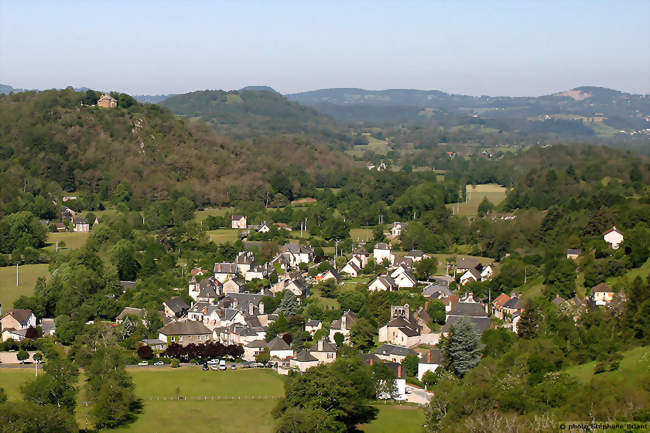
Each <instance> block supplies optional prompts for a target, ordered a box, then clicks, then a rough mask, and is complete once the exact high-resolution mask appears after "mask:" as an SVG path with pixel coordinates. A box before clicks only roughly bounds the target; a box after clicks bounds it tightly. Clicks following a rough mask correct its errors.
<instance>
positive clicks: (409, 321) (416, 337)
mask: <svg viewBox="0 0 650 433" xmlns="http://www.w3.org/2000/svg"><path fill="white" fill-rule="evenodd" d="M390 317H391V318H390V320H389V321H388V323H386V324H385V325H384V326H382V327H381V328H379V342H380V343H382V342H387V343H390V344H394V345H397V346H406V347H412V346H416V345H418V344H419V343H420V335H421V333H422V329H421V328H420V325H418V323H417V321H416V320H415V318H413V317H411V314H410V307H409V305H408V304H405V305H403V306H402V305H397V306H394V305H391V307H390Z"/></svg>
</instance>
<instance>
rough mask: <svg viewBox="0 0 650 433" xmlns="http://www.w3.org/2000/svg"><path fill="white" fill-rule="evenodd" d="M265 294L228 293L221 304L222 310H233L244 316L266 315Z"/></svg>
mask: <svg viewBox="0 0 650 433" xmlns="http://www.w3.org/2000/svg"><path fill="white" fill-rule="evenodd" d="M264 296H265V295H264V294H263V293H228V294H226V296H224V298H223V299H222V300H221V301H220V302H219V306H220V307H221V308H233V309H235V310H237V311H240V312H241V313H242V314H243V315H244V316H258V315H261V314H265V312H264V302H262V299H263V298H264Z"/></svg>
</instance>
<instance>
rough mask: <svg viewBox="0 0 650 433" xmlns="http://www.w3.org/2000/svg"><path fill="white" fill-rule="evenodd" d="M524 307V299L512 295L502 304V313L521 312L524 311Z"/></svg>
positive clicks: (511, 314) (512, 314)
mask: <svg viewBox="0 0 650 433" xmlns="http://www.w3.org/2000/svg"><path fill="white" fill-rule="evenodd" d="M524 307H525V305H524V301H523V300H522V299H521V298H519V297H518V296H512V297H511V298H510V299H509V300H508V302H506V303H505V304H504V305H503V308H502V310H503V315H504V316H506V315H510V316H514V315H515V314H521V313H523V312H524ZM504 318H505V317H504Z"/></svg>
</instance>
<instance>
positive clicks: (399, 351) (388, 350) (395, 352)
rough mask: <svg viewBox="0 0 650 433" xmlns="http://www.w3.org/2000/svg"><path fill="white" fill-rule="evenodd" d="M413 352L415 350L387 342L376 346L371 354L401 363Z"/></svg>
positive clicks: (384, 359)
mask: <svg viewBox="0 0 650 433" xmlns="http://www.w3.org/2000/svg"><path fill="white" fill-rule="evenodd" d="M413 353H415V351H413V350H411V349H409V348H407V347H404V346H397V345H395V344H389V343H386V344H384V345H382V346H381V347H379V348H377V349H376V350H375V351H374V352H372V354H373V355H375V356H376V357H377V358H379V359H381V360H383V361H390V362H397V363H401V362H402V361H404V358H406V357H407V356H408V355H410V354H413Z"/></svg>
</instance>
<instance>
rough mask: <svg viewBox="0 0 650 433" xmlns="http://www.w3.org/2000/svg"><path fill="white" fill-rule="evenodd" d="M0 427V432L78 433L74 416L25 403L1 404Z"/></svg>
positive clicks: (48, 406) (62, 411) (51, 408)
mask: <svg viewBox="0 0 650 433" xmlns="http://www.w3.org/2000/svg"><path fill="white" fill-rule="evenodd" d="M0 426H2V428H3V430H2V431H7V432H9V431H11V432H20V433H41V432H56V433H77V432H78V431H79V428H78V427H77V423H76V421H75V419H74V415H72V414H70V413H68V412H66V411H64V410H61V409H57V408H56V407H54V406H51V405H44V406H40V405H37V404H35V403H32V402H27V401H25V402H17V401H10V402H6V403H3V404H2V409H1V410H0ZM4 428H8V429H7V430H5V429H4Z"/></svg>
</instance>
